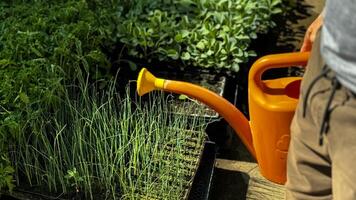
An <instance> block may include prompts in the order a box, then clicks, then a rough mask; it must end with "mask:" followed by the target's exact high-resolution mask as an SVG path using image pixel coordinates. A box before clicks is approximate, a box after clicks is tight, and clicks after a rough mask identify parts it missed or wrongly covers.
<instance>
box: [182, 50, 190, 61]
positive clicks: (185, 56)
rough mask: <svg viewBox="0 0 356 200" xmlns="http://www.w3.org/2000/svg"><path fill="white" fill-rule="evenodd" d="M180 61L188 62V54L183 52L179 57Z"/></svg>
mask: <svg viewBox="0 0 356 200" xmlns="http://www.w3.org/2000/svg"><path fill="white" fill-rule="evenodd" d="M181 59H182V60H189V59H190V54H189V53H188V52H184V53H183V54H182V56H181Z"/></svg>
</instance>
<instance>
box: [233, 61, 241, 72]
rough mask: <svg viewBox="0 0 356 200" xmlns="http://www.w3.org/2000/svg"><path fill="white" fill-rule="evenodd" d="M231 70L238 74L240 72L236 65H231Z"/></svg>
mask: <svg viewBox="0 0 356 200" xmlns="http://www.w3.org/2000/svg"><path fill="white" fill-rule="evenodd" d="M231 69H232V71H234V72H238V71H239V70H240V66H239V64H238V63H233V64H232V65H231Z"/></svg>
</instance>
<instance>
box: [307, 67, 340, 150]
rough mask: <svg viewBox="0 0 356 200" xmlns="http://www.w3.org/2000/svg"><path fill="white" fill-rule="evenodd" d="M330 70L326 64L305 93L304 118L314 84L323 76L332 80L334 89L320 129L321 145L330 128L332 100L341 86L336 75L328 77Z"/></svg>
mask: <svg viewBox="0 0 356 200" xmlns="http://www.w3.org/2000/svg"><path fill="white" fill-rule="evenodd" d="M329 72H330V69H329V68H327V66H326V65H325V66H324V67H323V69H322V70H321V73H320V74H319V75H318V76H316V77H315V78H314V80H313V81H312V82H311V83H310V85H309V87H308V89H307V91H306V93H305V98H304V101H303V118H305V115H306V108H307V104H308V99H309V95H310V92H311V90H312V88H313V87H314V85H315V84H316V83H317V82H318V81H319V80H320V79H321V78H323V77H324V78H328V79H330V80H331V85H332V90H331V94H330V97H329V99H328V101H327V103H326V107H325V110H324V114H323V117H322V121H321V127H320V130H319V145H320V146H321V145H323V134H324V133H325V134H326V133H327V132H328V129H329V117H330V112H331V109H330V105H331V102H332V100H333V99H334V96H335V93H336V90H337V89H338V88H340V83H339V81H338V80H337V79H336V77H332V78H330V77H327V74H328V73H329Z"/></svg>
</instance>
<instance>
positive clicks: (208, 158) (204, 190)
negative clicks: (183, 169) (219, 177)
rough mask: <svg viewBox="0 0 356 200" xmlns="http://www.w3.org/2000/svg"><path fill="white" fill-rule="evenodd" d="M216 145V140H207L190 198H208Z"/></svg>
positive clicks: (199, 199)
mask: <svg viewBox="0 0 356 200" xmlns="http://www.w3.org/2000/svg"><path fill="white" fill-rule="evenodd" d="M215 157H216V145H215V143H214V142H205V145H204V149H203V154H202V157H201V159H200V163H199V167H198V169H197V172H196V174H195V177H194V180H193V184H192V187H191V189H190V191H189V195H188V198H187V199H188V200H208V199H209V195H210V189H211V185H212V178H213V174H214V165H215Z"/></svg>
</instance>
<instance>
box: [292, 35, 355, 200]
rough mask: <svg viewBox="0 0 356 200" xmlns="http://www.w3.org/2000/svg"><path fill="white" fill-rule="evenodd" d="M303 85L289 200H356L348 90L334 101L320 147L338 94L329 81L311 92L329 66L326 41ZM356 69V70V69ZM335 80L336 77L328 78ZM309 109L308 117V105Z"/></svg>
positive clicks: (351, 107)
mask: <svg viewBox="0 0 356 200" xmlns="http://www.w3.org/2000/svg"><path fill="white" fill-rule="evenodd" d="M313 47H314V48H313V50H312V54H311V58H310V60H309V63H308V66H307V70H306V73H305V75H304V78H303V81H302V89H301V98H300V101H299V104H298V108H297V111H296V113H295V116H294V119H293V122H292V126H291V143H290V147H289V153H288V162H287V183H286V188H287V194H286V196H287V199H303V200H304V199H340V200H347V199H356V100H355V95H354V94H352V93H351V92H350V91H349V90H347V89H346V88H344V87H342V86H341V87H340V88H338V89H336V91H335V96H334V97H333V98H332V101H331V105H330V107H329V109H330V112H329V113H330V115H329V118H328V119H327V120H328V129H327V131H326V132H325V134H323V136H322V138H323V140H322V141H323V144H322V145H320V144H319V135H320V134H319V130H320V127H321V124H322V122H323V114H324V111H325V109H326V105H327V101H328V100H329V99H330V96H331V93H332V84H331V80H330V79H329V78H327V77H323V78H321V79H320V80H318V81H317V82H316V83H315V85H314V86H313V87H311V88H312V89H311V92H310V94H309V97H308V99H305V93H306V91H307V88H308V87H310V85H311V82H312V80H313V79H314V78H315V77H316V76H317V75H318V74H320V72H321V69H322V68H323V67H324V66H325V63H324V61H323V60H322V58H321V56H320V51H319V49H320V35H318V36H317V39H316V41H315V43H314V45H313ZM355 67H356V66H355ZM327 76H328V77H332V76H334V74H333V72H332V71H331V72H329V73H328V74H327ZM304 100H306V101H307V102H306V103H307V104H306V105H307V106H306V110H305V116H304V117H303V101H304Z"/></svg>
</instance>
